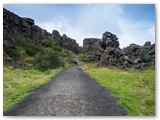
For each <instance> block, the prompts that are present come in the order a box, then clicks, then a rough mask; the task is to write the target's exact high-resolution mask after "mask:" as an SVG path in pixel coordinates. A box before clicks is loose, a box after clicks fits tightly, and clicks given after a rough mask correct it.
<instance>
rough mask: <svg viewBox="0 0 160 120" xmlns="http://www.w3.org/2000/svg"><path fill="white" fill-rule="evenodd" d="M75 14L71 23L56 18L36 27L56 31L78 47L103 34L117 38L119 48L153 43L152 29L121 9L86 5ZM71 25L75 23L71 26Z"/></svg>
mask: <svg viewBox="0 0 160 120" xmlns="http://www.w3.org/2000/svg"><path fill="white" fill-rule="evenodd" d="M77 14H79V16H78V17H77V18H75V19H74V20H73V21H69V19H68V18H64V17H63V16H57V17H56V19H53V20H51V21H49V22H45V23H38V25H39V26H40V27H42V28H44V29H46V30H48V31H49V32H52V30H53V29H56V30H58V31H59V32H60V34H61V35H62V34H66V35H68V36H69V37H71V38H74V39H76V41H77V42H78V43H79V44H80V45H81V46H82V44H83V39H84V38H89V37H98V38H101V37H102V34H103V33H104V32H106V31H110V32H112V33H114V34H116V35H117V36H118V38H119V42H120V45H121V47H125V46H128V45H129V44H131V43H136V44H140V45H143V44H144V43H145V42H146V41H152V43H153V42H154V40H155V29H154V28H155V27H154V25H153V24H150V23H145V22H144V21H136V22H135V21H133V20H130V19H127V17H126V16H125V14H124V12H123V9H122V7H121V5H88V6H86V7H84V8H83V9H82V10H81V12H79V13H77ZM71 22H75V23H74V25H73V24H71ZM75 24H76V25H75Z"/></svg>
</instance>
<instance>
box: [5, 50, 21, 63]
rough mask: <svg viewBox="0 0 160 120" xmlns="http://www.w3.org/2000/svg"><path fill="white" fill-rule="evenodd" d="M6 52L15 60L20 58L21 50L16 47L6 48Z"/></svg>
mask: <svg viewBox="0 0 160 120" xmlns="http://www.w3.org/2000/svg"><path fill="white" fill-rule="evenodd" d="M6 54H7V55H8V56H9V57H11V58H12V59H14V60H18V59H19V58H20V52H19V51H18V50H17V49H16V48H8V49H7V50H6Z"/></svg>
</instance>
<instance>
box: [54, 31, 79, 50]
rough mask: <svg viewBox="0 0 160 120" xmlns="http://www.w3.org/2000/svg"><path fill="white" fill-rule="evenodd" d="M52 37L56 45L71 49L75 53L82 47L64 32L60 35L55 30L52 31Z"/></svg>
mask: <svg viewBox="0 0 160 120" xmlns="http://www.w3.org/2000/svg"><path fill="white" fill-rule="evenodd" d="M52 37H53V39H54V40H55V43H56V45H58V46H60V47H62V48H64V49H67V50H71V51H73V52H76V53H80V52H81V51H82V48H81V47H80V46H79V45H78V43H76V40H74V39H72V38H70V37H68V36H67V35H66V34H63V35H62V36H61V35H60V33H59V32H58V31H57V30H53V31H52Z"/></svg>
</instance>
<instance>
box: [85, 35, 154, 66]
mask: <svg viewBox="0 0 160 120" xmlns="http://www.w3.org/2000/svg"><path fill="white" fill-rule="evenodd" d="M154 46H155V45H154V44H153V45H151V43H150V42H146V43H145V44H144V46H139V45H136V44H131V45H130V46H128V47H126V48H124V49H120V48H119V41H118V38H117V36H116V35H114V34H112V33H110V32H105V33H104V34H103V35H102V39H98V38H94V39H93V38H86V39H84V41H83V49H84V52H85V53H87V54H91V55H93V56H94V59H95V61H96V62H97V64H98V65H100V66H117V67H119V68H128V67H132V66H135V67H136V68H137V69H142V67H143V65H144V63H145V62H147V61H143V57H144V59H146V58H145V57H148V58H147V59H148V61H149V60H150V59H151V60H152V61H153V62H154V61H155V47H154ZM147 55H148V56H147ZM141 57H142V58H141Z"/></svg>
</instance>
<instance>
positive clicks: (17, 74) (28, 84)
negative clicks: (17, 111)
mask: <svg viewBox="0 0 160 120" xmlns="http://www.w3.org/2000/svg"><path fill="white" fill-rule="evenodd" d="M62 70H63V68H57V69H53V70H48V71H45V72H42V71H40V70H37V69H31V70H25V69H17V68H13V67H7V66H4V68H3V78H4V79H3V111H6V110H8V109H9V108H11V107H12V106H14V105H15V104H16V103H18V102H20V101H21V100H22V99H23V98H24V97H25V96H27V95H28V94H30V92H31V90H33V89H35V88H37V87H39V86H41V85H43V84H46V83H48V82H49V81H50V80H51V77H53V76H55V75H56V74H57V73H58V72H60V71H62Z"/></svg>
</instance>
